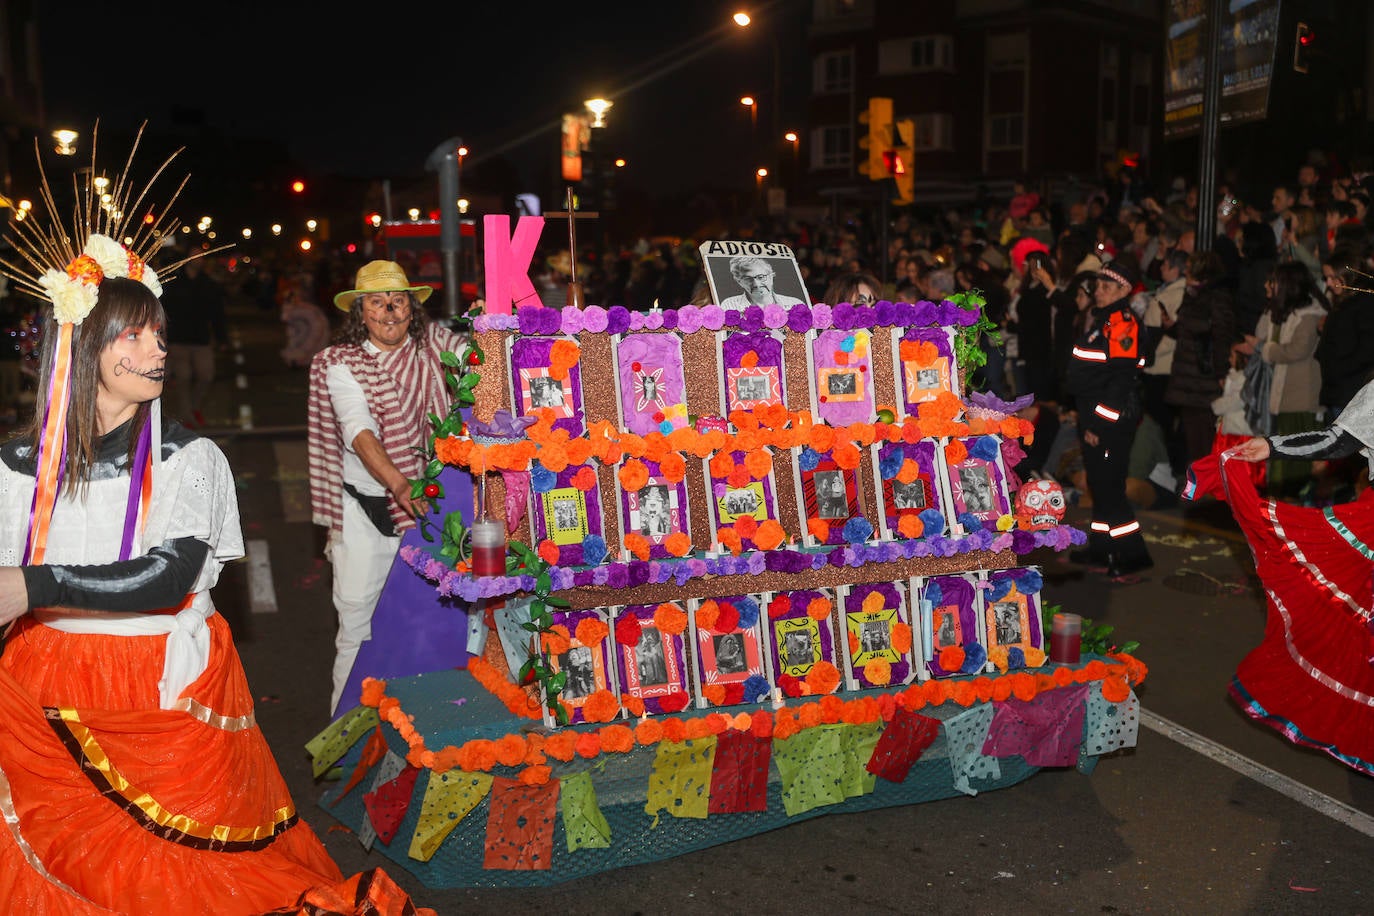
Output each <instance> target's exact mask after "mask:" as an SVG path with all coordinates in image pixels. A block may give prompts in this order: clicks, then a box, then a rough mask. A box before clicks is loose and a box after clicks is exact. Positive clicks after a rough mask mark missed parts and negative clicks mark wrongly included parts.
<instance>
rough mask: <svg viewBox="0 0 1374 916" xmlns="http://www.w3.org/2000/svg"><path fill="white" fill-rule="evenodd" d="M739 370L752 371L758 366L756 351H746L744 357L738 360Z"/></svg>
mask: <svg viewBox="0 0 1374 916" xmlns="http://www.w3.org/2000/svg"><path fill="white" fill-rule="evenodd" d="M739 364H740V368H742V369H752V368H754V367H755V366H757V365H758V364H759V354H758V351H757V350H746V351H745V352H744V355H743V356H741V357H740V358H739Z"/></svg>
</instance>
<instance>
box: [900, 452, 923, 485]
mask: <svg viewBox="0 0 1374 916" xmlns="http://www.w3.org/2000/svg"><path fill="white" fill-rule="evenodd" d="M920 476H921V466H920V465H919V464H917V463H916V462H915V461H914V460H912V459H911V458H907V459H906V460H904V461H903V462H902V466H901V467H900V468H898V469H897V482H898V483H914V482H915V481H916V480H917V479H918V478H920Z"/></svg>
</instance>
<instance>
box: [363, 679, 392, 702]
mask: <svg viewBox="0 0 1374 916" xmlns="http://www.w3.org/2000/svg"><path fill="white" fill-rule="evenodd" d="M385 696H386V681H383V680H379V679H377V678H375V677H365V678H363V690H362V698H361V699H360V700H359V702H360V703H362V704H363V705H364V706H376V705H378V704H379V703H381V702H382V698H383V697H385Z"/></svg>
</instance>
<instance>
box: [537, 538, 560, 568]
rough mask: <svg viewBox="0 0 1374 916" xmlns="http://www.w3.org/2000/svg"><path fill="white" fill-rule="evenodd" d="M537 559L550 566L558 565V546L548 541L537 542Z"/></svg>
mask: <svg viewBox="0 0 1374 916" xmlns="http://www.w3.org/2000/svg"><path fill="white" fill-rule="evenodd" d="M537 552H538V554H539V559H541V560H543V561H544V562H545V563H547V564H549V565H550V566H557V565H558V553H559V551H558V545H557V544H555V543H554V542H553V541H550V540H548V539H545V540H542V541H540V542H539V550H538V551H537Z"/></svg>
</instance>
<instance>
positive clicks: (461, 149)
mask: <svg viewBox="0 0 1374 916" xmlns="http://www.w3.org/2000/svg"><path fill="white" fill-rule="evenodd" d="M467 154H468V148H467V147H466V146H460V147H458V158H459V159H462V158H464V157H465V156H467Z"/></svg>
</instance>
